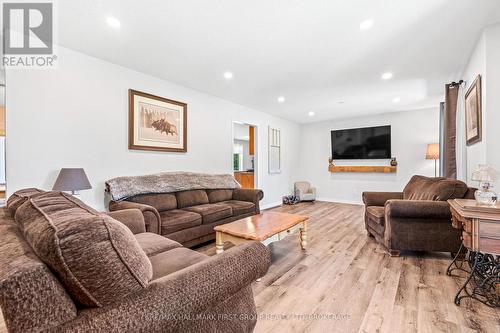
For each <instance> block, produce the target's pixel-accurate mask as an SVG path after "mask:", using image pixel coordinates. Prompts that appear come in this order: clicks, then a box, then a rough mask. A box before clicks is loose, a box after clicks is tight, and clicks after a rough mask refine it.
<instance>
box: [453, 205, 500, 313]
mask: <svg viewBox="0 0 500 333" xmlns="http://www.w3.org/2000/svg"><path fill="white" fill-rule="evenodd" d="M448 203H449V204H450V208H451V213H452V223H453V224H454V226H455V227H457V226H458V225H459V224H461V225H462V228H463V231H462V245H463V246H464V247H465V248H467V251H468V253H467V255H466V261H467V262H468V264H469V267H470V272H469V275H468V277H467V279H466V280H465V282H464V283H463V285H462V286H461V287H460V289H459V290H458V292H457V295H456V296H455V304H456V305H460V301H461V300H462V299H464V298H467V297H470V298H473V299H476V300H478V301H480V302H481V303H483V304H486V305H488V306H490V307H499V306H500V212H497V211H495V210H492V209H490V210H487V209H485V210H481V208H480V207H476V208H475V209H472V210H471V209H466V208H464V207H467V206H470V207H473V206H474V203H475V201H474V200H465V199H454V200H448ZM455 259H456V258H455ZM455 259H454V262H452V264H455V265H456V266H457V267H458V264H457V262H456V260H455ZM460 268H461V269H462V270H464V269H463V267H462V266H460ZM452 270H453V268H451V265H450V267H449V269H448V271H447V274H448V272H450V274H451V271H452Z"/></svg>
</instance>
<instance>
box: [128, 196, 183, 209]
mask: <svg viewBox="0 0 500 333" xmlns="http://www.w3.org/2000/svg"><path fill="white" fill-rule="evenodd" d="M127 201H132V202H137V203H140V204H143V205H149V206H151V207H154V208H156V210H157V211H159V212H162V211H165V210H171V209H176V208H177V198H176V197H175V194H173V193H158V194H156V193H152V194H142V195H136V196H135V197H132V198H128V199H127Z"/></svg>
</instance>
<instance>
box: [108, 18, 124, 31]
mask: <svg viewBox="0 0 500 333" xmlns="http://www.w3.org/2000/svg"><path fill="white" fill-rule="evenodd" d="M106 23H107V24H108V25H109V26H110V27H112V28H115V29H118V28H120V27H121V25H122V24H121V23H120V21H118V19H116V18H114V17H111V16H108V17H107V18H106Z"/></svg>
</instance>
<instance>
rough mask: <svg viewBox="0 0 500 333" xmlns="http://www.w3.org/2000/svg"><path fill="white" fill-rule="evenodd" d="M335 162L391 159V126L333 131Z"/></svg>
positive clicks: (333, 156)
mask: <svg viewBox="0 0 500 333" xmlns="http://www.w3.org/2000/svg"><path fill="white" fill-rule="evenodd" d="M331 136H332V158H333V159H334V160H358V159H386V158H391V126H389V125H388V126H378V127H365V128H353V129H343V130H334V131H331Z"/></svg>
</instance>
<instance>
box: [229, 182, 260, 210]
mask: <svg viewBox="0 0 500 333" xmlns="http://www.w3.org/2000/svg"><path fill="white" fill-rule="evenodd" d="M262 198H264V192H262V190H258V189H251V188H237V189H234V190H233V199H234V200H240V201H249V202H253V203H254V204H255V212H256V213H257V214H259V213H260V207H259V201H260V200H262Z"/></svg>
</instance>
